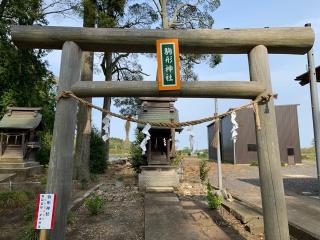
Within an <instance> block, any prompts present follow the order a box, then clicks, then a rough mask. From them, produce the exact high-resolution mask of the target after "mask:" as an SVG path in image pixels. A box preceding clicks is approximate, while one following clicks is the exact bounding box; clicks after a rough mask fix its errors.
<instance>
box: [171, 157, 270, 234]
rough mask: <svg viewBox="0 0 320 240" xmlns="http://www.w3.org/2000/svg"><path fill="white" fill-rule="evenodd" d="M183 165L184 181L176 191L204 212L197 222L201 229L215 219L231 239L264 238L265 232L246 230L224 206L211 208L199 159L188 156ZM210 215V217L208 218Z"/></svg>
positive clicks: (183, 200) (184, 201)
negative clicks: (258, 232)
mask: <svg viewBox="0 0 320 240" xmlns="http://www.w3.org/2000/svg"><path fill="white" fill-rule="evenodd" d="M183 166H184V173H183V181H182V182H181V183H180V184H179V187H178V188H177V192H176V193H177V194H178V196H179V199H180V201H181V202H182V204H183V203H186V202H191V203H193V204H195V205H196V206H197V207H198V209H199V212H202V214H200V215H201V217H200V218H199V219H196V222H197V224H198V225H199V231H203V227H201V226H206V225H208V224H210V221H213V222H214V223H215V224H217V225H218V226H219V228H220V229H219V231H223V232H225V233H226V234H227V235H228V237H229V238H230V239H234V240H245V239H246V240H260V239H264V237H263V234H258V235H253V234H251V233H249V232H248V231H246V230H245V226H244V225H243V224H241V222H240V221H239V220H237V219H236V218H235V217H234V216H233V215H232V214H230V213H229V212H228V211H226V210H225V209H224V208H222V207H221V208H219V209H218V210H209V208H208V206H207V204H206V194H207V189H206V185H205V184H202V183H201V181H200V177H199V160H198V159H196V158H192V157H190V158H189V157H188V158H186V159H185V160H184V161H183ZM210 167H211V172H210V173H213V171H212V166H210ZM186 211H188V209H186ZM203 216H206V217H203ZM208 216H209V218H210V219H207V217H208Z"/></svg>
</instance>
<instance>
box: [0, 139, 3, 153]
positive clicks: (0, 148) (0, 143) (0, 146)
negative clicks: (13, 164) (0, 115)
mask: <svg viewBox="0 0 320 240" xmlns="http://www.w3.org/2000/svg"><path fill="white" fill-rule="evenodd" d="M2 142H3V133H0V159H1V158H2Z"/></svg>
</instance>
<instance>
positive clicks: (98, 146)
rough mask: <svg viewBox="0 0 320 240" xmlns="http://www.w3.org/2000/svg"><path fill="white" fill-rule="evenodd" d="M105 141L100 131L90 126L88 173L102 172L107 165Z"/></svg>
mask: <svg viewBox="0 0 320 240" xmlns="http://www.w3.org/2000/svg"><path fill="white" fill-rule="evenodd" d="M105 149H106V147H105V142H104V141H103V140H102V138H101V135H100V132H99V131H98V130H97V129H96V128H92V131H91V138H90V173H93V174H98V173H104V172H105V170H106V167H107V161H106V151H105Z"/></svg>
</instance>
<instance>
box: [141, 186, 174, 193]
mask: <svg viewBox="0 0 320 240" xmlns="http://www.w3.org/2000/svg"><path fill="white" fill-rule="evenodd" d="M173 191H174V189H173V187H146V192H151V193H152V192H158V193H160V192H162V193H172V192H173Z"/></svg>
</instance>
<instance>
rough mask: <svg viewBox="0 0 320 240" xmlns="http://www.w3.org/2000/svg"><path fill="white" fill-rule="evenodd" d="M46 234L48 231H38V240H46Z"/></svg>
mask: <svg viewBox="0 0 320 240" xmlns="http://www.w3.org/2000/svg"><path fill="white" fill-rule="evenodd" d="M47 232H48V230H46V229H41V230H40V236H39V240H46V239H47Z"/></svg>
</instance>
